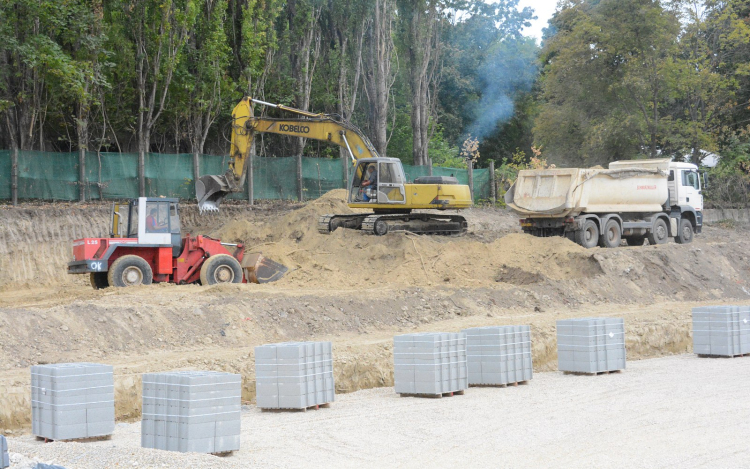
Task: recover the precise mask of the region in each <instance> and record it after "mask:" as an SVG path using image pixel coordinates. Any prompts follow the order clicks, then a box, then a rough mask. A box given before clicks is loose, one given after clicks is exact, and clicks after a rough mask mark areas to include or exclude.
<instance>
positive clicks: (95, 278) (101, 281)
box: [89, 272, 109, 290]
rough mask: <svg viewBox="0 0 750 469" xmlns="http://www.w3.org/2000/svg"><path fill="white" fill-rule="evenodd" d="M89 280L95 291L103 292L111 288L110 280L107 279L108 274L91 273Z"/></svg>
mask: <svg viewBox="0 0 750 469" xmlns="http://www.w3.org/2000/svg"><path fill="white" fill-rule="evenodd" d="M89 280H90V281H91V286H92V287H94V290H101V289H102V288H107V287H108V286H109V280H108V279H107V272H91V273H90V274H89Z"/></svg>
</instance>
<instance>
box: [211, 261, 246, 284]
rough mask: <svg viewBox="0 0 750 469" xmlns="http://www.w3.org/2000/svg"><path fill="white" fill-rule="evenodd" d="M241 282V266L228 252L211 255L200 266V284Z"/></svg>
mask: <svg viewBox="0 0 750 469" xmlns="http://www.w3.org/2000/svg"><path fill="white" fill-rule="evenodd" d="M217 283H242V266H240V263H239V262H238V261H237V259H235V258H234V257H232V256H230V255H229V254H217V255H215V256H211V257H209V258H208V259H206V261H205V262H204V263H203V265H202V266H201V284H202V285H216V284H217Z"/></svg>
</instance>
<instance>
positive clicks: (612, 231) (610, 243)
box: [599, 218, 622, 248]
mask: <svg viewBox="0 0 750 469" xmlns="http://www.w3.org/2000/svg"><path fill="white" fill-rule="evenodd" d="M620 241H622V232H621V231H620V224H619V223H617V220H615V219H614V218H610V219H609V220H607V223H605V224H604V231H602V234H601V235H600V236H599V246H601V247H603V248H616V247H618V246H619V245H620Z"/></svg>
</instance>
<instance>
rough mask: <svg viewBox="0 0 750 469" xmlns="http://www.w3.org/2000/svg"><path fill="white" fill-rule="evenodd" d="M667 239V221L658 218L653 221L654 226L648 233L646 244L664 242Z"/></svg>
mask: <svg viewBox="0 0 750 469" xmlns="http://www.w3.org/2000/svg"><path fill="white" fill-rule="evenodd" d="M667 241H669V229H668V228H667V222H665V221H664V219H663V218H659V219H657V220H656V221H655V222H654V227H653V228H652V229H651V231H650V232H649V234H648V244H664V243H666V242H667Z"/></svg>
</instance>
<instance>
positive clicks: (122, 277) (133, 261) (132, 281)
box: [107, 254, 154, 287]
mask: <svg viewBox="0 0 750 469" xmlns="http://www.w3.org/2000/svg"><path fill="white" fill-rule="evenodd" d="M107 280H108V281H109V284H110V285H111V286H113V287H135V286H138V285H151V282H152V281H153V280H154V274H153V272H152V271H151V266H150V265H148V262H146V261H145V260H144V259H143V258H142V257H139V256H134V255H132V254H131V255H127V256H122V257H120V258H119V259H117V260H116V261H114V262H113V263H112V266H111V267H110V268H109V272H108V273H107Z"/></svg>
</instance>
